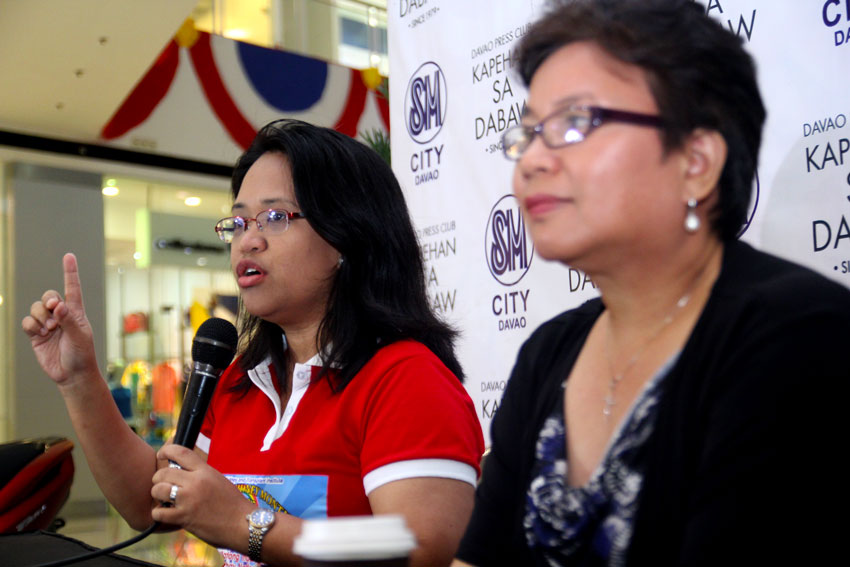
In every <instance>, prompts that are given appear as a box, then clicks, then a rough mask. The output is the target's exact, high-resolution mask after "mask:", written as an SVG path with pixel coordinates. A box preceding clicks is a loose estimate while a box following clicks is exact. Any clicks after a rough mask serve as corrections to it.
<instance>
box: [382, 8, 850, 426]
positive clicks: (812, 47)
mask: <svg viewBox="0 0 850 567" xmlns="http://www.w3.org/2000/svg"><path fill="white" fill-rule="evenodd" d="M700 3H701V5H702V6H703V8H704V9H705V10H706V11H707V12H708V14H710V15H711V16H713V17H715V18H717V19H718V20H720V21H721V22H722V23H723V24H724V25H725V26H727V27H728V28H729V29H730V30H731V31H732V32H734V33H736V34H737V35H739V36H740V37H742V38H743V40H744V42H745V44H746V46H747V49H749V50H750V52H751V53H752V54H753V56H754V57H755V59H756V62H757V65H758V76H759V83H760V87H761V90H762V96H763V97H764V100H765V104H766V106H767V108H768V120H767V124H766V127H765V131H764V137H763V144H762V152H761V156H760V165H759V169H758V180H757V182H756V183H755V184H754V191H753V195H754V197H753V202H752V206H751V214H750V220H749V223H748V226H747V228H746V231H745V232H744V234H743V236H742V238H743V239H744V240H747V241H748V242H750V243H752V244H753V245H755V246H757V247H759V248H762V249H764V250H767V251H770V252H772V253H774V254H777V255H780V256H783V257H786V258H789V259H791V260H794V261H796V262H799V263H801V264H804V265H807V266H810V267H811V268H813V269H815V270H816V271H819V272H821V273H823V274H824V275H826V276H827V277H830V278H832V279H834V280H836V281H839V282H841V283H843V284H845V285H848V286H850V223H849V222H848V217H850V125H848V123H847V116H848V115H850V98H848V97H847V96H846V93H847V92H850V0H805V1H802V2H801V1H800V0H705V1H702V2H700ZM544 9H545V0H497V1H494V2H487V3H485V4H481V3H479V2H469V1H463V0H389V1H388V2H387V12H388V17H389V49H390V77H391V80H390V126H391V132H392V162H393V169H394V170H395V173H396V175H397V176H398V178H399V181H400V182H401V185H402V187H403V189H404V191H405V195H406V197H407V201H408V206H409V207H410V210H411V214H412V216H413V219H414V223H415V226H416V228H417V233H418V236H419V240H420V244H421V250H422V256H423V258H424V260H425V262H426V273H427V278H428V290H429V294H430V297H431V300H432V302H433V306H434V307H435V308H436V309H437V310H438V311H439V312H440V313H442V314H443V315H444V316H445V318H446V319H447V320H448V321H449V322H451V323H452V324H454V325H455V326H456V327H457V328H458V329H459V330H460V331H461V332H462V338H461V340H460V342H459V354H460V358H461V363H462V364H463V366H464V369H465V371H466V375H467V379H466V387H467V389H468V390H469V393H470V395H471V396H472V398H473V400H474V402H475V406H476V410H477V412H478V416H479V419H480V420H481V424H482V427H483V429H484V433H485V438H486V439H487V440H488V443H489V425H490V420H491V418H492V416H493V413H494V411H495V410H496V408H497V407H498V405H499V400H500V399H501V395H502V392H503V390H504V387H505V381H506V380H507V378H508V375H509V374H510V370H511V368H512V366H513V362H514V359H515V357H516V354H517V351H518V349H519V347H520V345H521V344H522V342H523V341H524V340H525V339H526V338H527V337H528V335H529V334H530V333H531V331H533V330H534V329H535V328H536V327H537V326H538V325H540V324H541V323H542V322H544V321H546V320H547V319H549V318H551V317H553V316H555V315H556V314H558V313H560V312H561V311H564V310H565V309H568V308H570V307H574V306H577V305H579V304H581V303H582V302H583V301H585V300H587V299H589V298H591V297H594V296H596V294H597V292H596V290H595V288H594V285H593V282H592V281H590V280H589V279H588V278H587V277H586V276H585V275H584V274H583V273H581V272H579V271H578V270H575V269H572V268H569V267H567V266H563V265H561V264H556V263H551V262H546V261H544V260H542V259H541V258H539V257H535V253H534V244H533V242H532V241H531V239H530V238H529V236H528V233H527V232H526V230H525V226H524V224H523V221H522V217H521V216H520V211H519V207H518V204H517V202H516V200H515V199H514V197H513V196H512V194H511V175H512V171H513V164H512V163H511V162H509V161H507V160H506V159H505V158H504V157H503V156H502V153H501V148H500V144H499V140H500V137H501V134H502V132H504V130H505V129H506V128H507V127H509V126H511V125H514V124H516V123H518V122H519V119H520V115H521V113H522V110H523V107H524V105H525V101H526V91H525V89H524V88H523V87H522V85H521V82H520V80H519V78H518V75H517V72H516V69H515V50H516V47H517V43H518V40H519V39H521V38H522V36H523V35H524V34H525V33H526V31H527V28H528V24H529V22H531V21H533V20H534V19H536V18H537V17H539V15H540V14H541V13H542V12H543V10H544Z"/></svg>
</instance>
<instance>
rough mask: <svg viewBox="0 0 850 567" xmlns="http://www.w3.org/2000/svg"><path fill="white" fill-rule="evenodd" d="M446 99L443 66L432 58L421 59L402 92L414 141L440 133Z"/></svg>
mask: <svg viewBox="0 0 850 567" xmlns="http://www.w3.org/2000/svg"><path fill="white" fill-rule="evenodd" d="M447 103H448V96H447V93H446V76H445V75H444V74H443V70H442V69H440V66H439V65H437V64H436V63H434V62H433V61H428V62H427V63H423V64H422V65H420V66H419V68H418V69H417V70H416V72H415V73H413V76H412V77H410V82H409V83H408V84H407V92H406V93H405V95H404V123H405V125H406V126H407V133H408V134H410V137H411V138H412V139H413V141H414V142H416V143H418V144H427V143H428V142H430V141H431V140H433V139H434V137H435V136H436V135H437V134H439V133H440V130H442V128H443V123H444V122H445V121H446V104H447Z"/></svg>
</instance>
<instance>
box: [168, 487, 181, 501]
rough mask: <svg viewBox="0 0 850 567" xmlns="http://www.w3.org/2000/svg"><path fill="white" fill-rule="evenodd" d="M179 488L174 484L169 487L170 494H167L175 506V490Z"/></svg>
mask: <svg viewBox="0 0 850 567" xmlns="http://www.w3.org/2000/svg"><path fill="white" fill-rule="evenodd" d="M178 488H180V487H179V486H177V485H176V484H172V485H171V492H169V493H168V499H169V500H171V501H172V502H174V504H175V505H176V504H177V489H178Z"/></svg>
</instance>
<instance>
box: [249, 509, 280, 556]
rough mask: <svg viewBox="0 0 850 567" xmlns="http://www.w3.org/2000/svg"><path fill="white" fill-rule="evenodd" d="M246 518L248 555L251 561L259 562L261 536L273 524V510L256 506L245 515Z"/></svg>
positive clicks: (261, 546)
mask: <svg viewBox="0 0 850 567" xmlns="http://www.w3.org/2000/svg"><path fill="white" fill-rule="evenodd" d="M246 518H247V519H248V557H249V558H251V561H256V562H257V563H259V562H260V551H261V550H262V549H263V538H264V537H265V536H266V532H268V531H269V530H270V529H271V527H272V526H273V525H274V519H275V516H274V512H272V511H271V510H266V509H265V508H257V509H256V510H254V511H253V512H251V513H250V514H248V515H247V516H246Z"/></svg>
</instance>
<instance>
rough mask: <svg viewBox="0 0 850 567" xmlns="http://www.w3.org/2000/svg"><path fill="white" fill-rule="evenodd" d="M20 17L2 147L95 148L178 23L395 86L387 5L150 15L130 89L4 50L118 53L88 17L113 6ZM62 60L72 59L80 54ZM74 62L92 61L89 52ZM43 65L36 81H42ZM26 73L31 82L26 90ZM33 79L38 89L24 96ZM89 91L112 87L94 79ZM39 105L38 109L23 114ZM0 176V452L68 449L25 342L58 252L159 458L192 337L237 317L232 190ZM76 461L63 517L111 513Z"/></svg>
mask: <svg viewBox="0 0 850 567" xmlns="http://www.w3.org/2000/svg"><path fill="white" fill-rule="evenodd" d="M26 4H27V7H26V9H24V0H3V1H2V2H0V31H4V32H9V33H6V34H0V35H4V37H6V38H7V39H6V40H0V61H2V62H3V67H4V68H5V70H4V73H3V75H5V76H6V78H5V79H2V80H0V93H2V94H0V99H3V100H6V101H7V103H8V104H4V105H0V106H4V107H5V110H4V109H3V108H0V131H3V132H14V133H15V134H18V133H22V134H31V135H33V136H37V137H39V138H40V139H41V138H43V139H47V140H53V139H60V140H72V141H80V142H88V143H97V142H98V140H97V138H96V135H95V134H93V133H96V132H98V131H99V129H100V128H101V127H102V126H103V123H102V122H101V123H91V119H90V118H87V117H86V116H84V115H85V114H86V112H94V111H99V112H100V114H99V115H98V116H106V117H107V118H108V117H109V115H110V114H111V113H112V112H114V110H115V108H117V105H119V104H120V103H121V102H122V100H123V98H124V97H125V96H126V94H127V92H129V88H130V87H132V85H133V84H134V83H135V82H136V81H137V80H138V79H139V78H140V77H141V74H142V73H144V71H145V69H146V68H147V66H149V65H150V62H151V61H153V59H154V58H155V57H156V54H157V53H158V52H159V50H160V49H161V48H162V45H163V44H164V43H165V42H166V41H168V39H169V38H170V37H172V36H173V35H174V34H175V33H176V32H177V30H178V28H180V26H181V25H182V24H183V23H184V20H185V19H186V18H192V20H193V21H194V26H195V27H196V28H197V29H199V30H203V31H209V32H211V33H213V34H218V35H221V36H224V37H229V38H231V39H234V40H239V41H244V42H251V43H255V44H257V45H262V46H265V47H275V48H281V49H284V50H288V51H292V52H295V53H300V54H303V55H308V56H311V57H316V58H319V59H322V60H325V61H329V62H334V63H338V64H340V65H344V66H347V67H351V68H354V69H365V68H370V67H371V68H377V69H378V70H379V71H380V72H381V74H382V75H384V76H386V75H387V73H388V62H387V57H386V51H387V48H386V19H387V18H386V1H385V0H362V1H354V0H352V1H347V0H200V1H199V2H198V1H197V0H180V1H175V2H171V1H167V2H166V1H162V0H157V1H155V2H146V3H145V5H146V6H148V8H147V11H148V12H149V13H147V14H144V15H143V17H142V21H141V22H139V25H136V26H135V27H140V28H144V27H145V25H147V23H148V22H150V25H151V30H152V31H151V32H150V34H149V36H150V37H147V36H146V39H145V42H144V44H142V43H139V51H140V52H143V53H142V54H141V55H139V56H138V57H139V58H140V59H141V60H144V59H145V58H147V61H148V62H147V63H143V62H134V63H128V67H130V68H132V69H134V71H133V72H135V73H136V76H135V77H129V78H128V77H125V76H120V75H121V73H120V72H119V70H117V69H111V70H110V69H105V70H103V69H101V70H100V71H98V70H97V68H96V61H90V62H89V63H90V65H91V67H88V68H84V67H83V66H82V64H81V66H80V67H79V68H78V69H75V68H74V64H75V63H74V62H70V61H69V62H67V65H66V66H67V67H68V70H71V71H73V72H74V75H75V76H74V77H73V79H71V78H58V75H59V73H53V74H51V72H50V71H49V70H47V67H48V66H49V65H50V64H55V63H56V60H57V59H62V55H61V54H58V53H36V51H35V50H37V48H38V45H36V44H26V45H23V46H21V45H17V46H15V45H10V40H9V36H15V33H17V34H19V35H18V36H16V37H19V38H20V39H19V40H18V41H19V43H24V42H30V41H33V40H32V39H31V38H32V36H33V35H37V34H40V33H41V34H47V35H50V34H52V33H64V32H68V37H69V38H73V37H77V35H78V34H77V32H79V31H80V30H83V31H85V32H86V33H90V34H93V37H95V36H98V35H99V34H100V35H99V38H100V42H101V44H103V43H106V42H107V41H111V42H113V43H115V42H117V41H119V38H115V37H112V36H109V32H108V31H107V30H104V28H103V27H102V26H103V25H107V24H109V23H110V22H109V21H104V18H98V17H94V16H93V14H97V13H99V12H100V11H106V12H108V11H109V10H113V9H114V8H113V7H112V6H110V3H109V1H108V0H84V1H79V2H74V3H62V5H60V3H57V2H51V1H50V0H36V1H33V2H31V1H29V0H27V2H26ZM67 4H73V5H74V6H75V7H76V9H75V10H74V12H72V13H71V15H69V14H68V13H65V12H63V10H67V9H68V6H67ZM121 4H122V5H124V4H123V3H121ZM122 10H123V8H122ZM16 12H18V13H19V14H23V15H24V16H27V18H29V16H31V15H32V14H33V13H38V14H39V15H38V18H40V20H39V21H32V20H31V19H26V21H25V22H23V23H22V22H20V21H15V15H16ZM10 14H11V15H10ZM140 17H141V16H140ZM122 18H130V19H133V16H132V14H130V15H126V14H125V15H124V16H122ZM106 19H107V20H108V18H106ZM122 22H123V23H120V22H118V20H114V21H113V23H116V24H118V23H120V25H117V26H116V27H118V28H119V29H121V26H124V28H123V29H127V27H126V26H129V25H133V22H129V23H128V22H124V21H123V20H122ZM78 26H79V28H80V29H77V27H78ZM98 26H101V27H98ZM22 27H23V28H27V29H23V30H21V29H19V28H22ZM56 30H59V31H56ZM139 33H142V34H144V30H143V29H142V30H141V32H139ZM140 37H141V36H140ZM157 42H159V44H158V45H157ZM33 45H35V47H33ZM67 47H68V50H69V52H70V53H71V54H73V53H74V51H75V49H76V48H75V46H74V45H68V46H67ZM80 54H83V55H85V54H86V52H85V50H84V49H83V48H80ZM83 58H84V57H83ZM40 64H43V65H44V66H45V70H42V71H40V72H38V69H37V67H38V65H40ZM32 67H36V71H37V72H35V73H34V75H33V76H32V77H29V76H27V74H28V73H29V72H30V71H31V70H32V69H31V68H32ZM7 70H12V72H10V73H8V74H7ZM98 72H101V73H105V74H106V76H111V75H110V74H114V79H115V81H116V82H117V83H120V84H121V85H123V86H121V87H120V88H119V90H121V89H123V90H124V92H123V93H121V92H118V93H113V94H112V95H111V98H110V97H107V98H108V100H105V101H103V100H101V99H100V98H98V95H97V93H96V92H94V91H92V90H91V89H92V88H93V87H92V85H91V84H89V85H88V86H87V87H85V88H80V87H75V86H74V85H73V83H68V81H69V80H70V81H73V80H85V79H86V78H87V77H92V76H95V75H96V74H97V73H98ZM125 73H126V72H125ZM10 74H11V75H15V76H12V77H10V76H9V75H10ZM52 76H56V77H57V78H55V79H51V77H52ZM29 80H32V81H33V82H32V83H31V84H32V85H36V84H38V85H40V86H41V87H44V88H41V89H40V90H39V91H38V92H36V91H35V89H34V88H33V90H31V91H30V92H29V94H27V93H26V92H25V91H27V90H28V89H29V85H28V81H29ZM42 83H47V84H46V85H43V84H42ZM50 85H52V86H50ZM94 88H96V89H97V90H100V89H101V88H102V89H103V90H104V91H108V90H109V88H110V87H109V86H108V85H107V84H106V82H105V81H104V79H100V82H99V83H97V84H96V86H95V87H94ZM51 91H52V92H51ZM45 92H46V93H47V94H45V95H44V96H45V100H44V101H43V102H44V104H43V108H41V109H39V108H37V107H32V106H28V107H26V108H25V107H24V105H27V104H29V105H32V103H33V100H34V99H37V98H38V96H39V94H40V93H45ZM6 95H8V96H6ZM49 97H53V98H52V99H51V98H49ZM75 97H76V98H75ZM27 99H29V100H27ZM75 100H79V101H82V103H81V104H80V105H79V106H80V108H79V113H78V114H79V115H80V116H83V117H82V118H80V117H79V116H77V117H76V118H75V117H73V116H69V115H71V114H72V113H73V112H75V111H76V110H75V109H74V108H72V107H73V106H74V101H75ZM63 101H64V102H63ZM13 102H14V103H18V102H19V103H20V104H21V105H22V106H21V109H15V108H14V107H13ZM99 105H101V106H102V105H111V108H105V109H104V108H97V107H98V106H99ZM30 112H31V113H32V114H28V113H30ZM75 119H76V120H78V122H75V121H74V120H75ZM86 120H88V122H86ZM95 122H96V120H95ZM81 124H82V125H81ZM180 127H181V125H180V124H175V128H180ZM0 168H2V176H0V443H2V442H7V441H11V440H16V439H21V438H29V437H39V436H49V435H65V436H68V437H70V438H72V439H75V437H74V436H73V434H72V432H71V428H70V423H69V421H68V419H67V417H66V415H65V411H64V406H63V403H62V401H61V398H60V397H59V395H58V393H57V392H56V388H55V387H54V386H53V384H52V383H51V382H50V381H49V380H48V379H47V378H46V377H45V376H44V374H43V372H41V370H40V369H39V367H38V366H37V363H36V362H35V359H34V357H33V356H32V354H31V350H30V349H29V345H28V340H27V339H26V337H25V336H24V334H23V333H22V332H21V331H20V320H21V318H22V316H23V315H24V314H26V313H27V312H28V310H29V305H30V304H31V303H32V302H33V301H34V300H36V299H37V298H38V296H39V295H40V294H41V292H42V291H43V289H44V288H43V284H42V283H41V282H45V281H49V282H53V283H51V284H50V285H51V286H53V287H55V288H57V289H61V285H62V271H61V257H62V254H63V253H64V252H66V251H73V252H74V253H75V254H76V255H77V257H78V259H79V263H80V269H81V277H82V283H83V291H84V294H85V301H86V308H87V312H88V316H89V318H90V320H91V322H92V326H93V329H94V333H95V338H96V341H97V344H96V348H97V354H98V360H99V361H100V365H101V367H102V370H103V372H104V374H105V375H106V376H108V378H109V380H110V384H111V385H112V386H113V388H115V389H116V390H120V392H118V393H117V395H118V396H119V397H118V399H122V398H121V396H123V395H126V394H127V393H129V394H130V395H129V398H130V400H131V401H130V404H129V410H128V412H127V415H126V419H127V421H128V423H130V424H131V425H132V426H133V427H134V428H136V429H137V431H138V432H139V434H140V435H142V436H144V437H145V438H146V439H147V440H148V441H149V442H150V443H151V444H152V445H157V444H159V443H161V442H162V440H163V439H164V438H165V437H166V436H167V435H168V434H169V433H170V431H169V427H170V426H171V425H172V423H173V421H174V415H175V412H176V411H177V410H179V402H180V399H179V392H180V385H181V384H180V377H181V376H182V375H183V373H184V367H185V365H186V364H187V363H188V362H189V361H190V358H191V357H190V353H191V340H192V336H193V334H194V329H195V328H196V326H197V324H199V321H200V320H202V318H203V317H205V316H207V315H208V314H215V315H218V316H224V317H227V318H231V319H232V318H234V317H235V315H234V310H235V303H236V301H235V296H236V287H235V283H234V281H233V278H232V276H231V275H230V273H229V270H228V255H227V251H226V249H225V247H224V246H223V243H221V242H220V241H219V240H218V239H217V237H216V236H215V234H214V232H213V230H212V227H213V225H214V224H215V222H216V221H217V220H218V219H219V218H221V217H223V216H227V214H228V212H229V209H230V196H229V193H228V189H229V180H228V179H227V177H226V176H223V175H211V174H205V173H197V172H187V171H181V170H180V169H179V168H160V167H147V166H143V165H139V164H134V163H121V162H116V161H107V160H102V159H93V158H88V157H86V156H84V155H83V156H79V155H78V156H72V155H63V154H61V153H53V152H49V151H39V150H37V149H32V148H21V147H14V146H8V145H3V144H2V143H0ZM75 461H76V463H77V471H76V477H75V480H74V484H73V489H72V493H71V498H70V500H69V502H68V504H67V505H66V509H67V510H70V511H71V513H74V512H75V511H76V512H80V513H82V512H85V511H87V510H95V511H96V510H101V509H102V508H103V507H104V506H105V503H104V502H103V499H102V496H101V494H100V491H99V490H98V489H97V487H96V485H95V484H94V481H93V479H92V478H91V475H90V473H89V471H88V470H87V467H86V466H85V464H84V459H83V456H82V452H81V451H80V450H79V449H78V450H76V451H75Z"/></svg>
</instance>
